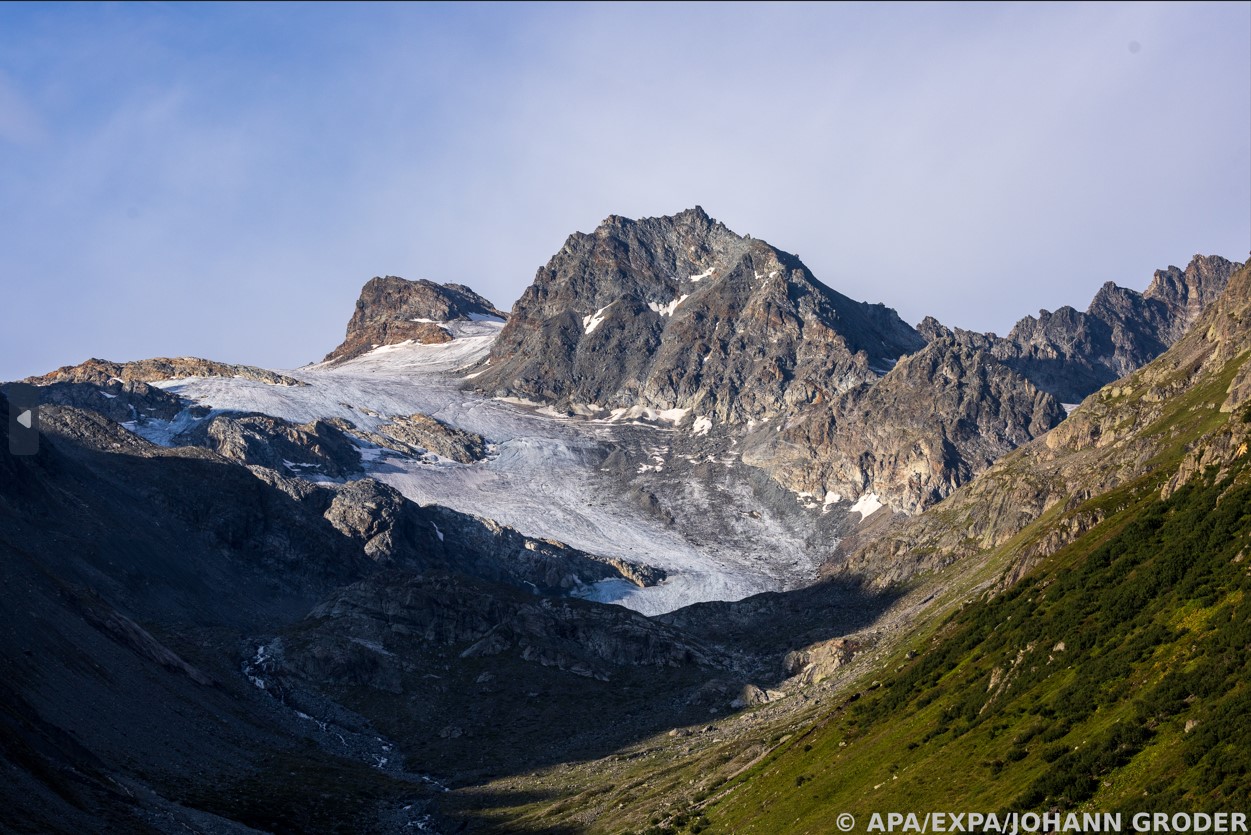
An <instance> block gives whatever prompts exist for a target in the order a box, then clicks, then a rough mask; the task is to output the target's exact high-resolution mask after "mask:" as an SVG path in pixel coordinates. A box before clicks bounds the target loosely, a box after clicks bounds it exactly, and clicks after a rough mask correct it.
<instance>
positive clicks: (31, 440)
mask: <svg viewBox="0 0 1251 835" xmlns="http://www.w3.org/2000/svg"><path fill="white" fill-rule="evenodd" d="M4 395H5V397H7V398H8V399H9V454H10V455H35V454H36V453H38V452H39V389H38V388H37V387H35V386H32V385H27V384H26V383H10V384H9V385H7V386H5V387H4Z"/></svg>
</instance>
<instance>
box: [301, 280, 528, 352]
mask: <svg viewBox="0 0 1251 835" xmlns="http://www.w3.org/2000/svg"><path fill="white" fill-rule="evenodd" d="M475 317H488V318H496V319H500V320H503V319H504V318H505V314H504V313H501V312H500V311H498V310H496V309H495V307H494V306H493V305H492V304H491V303H490V302H489V301H487V300H486V299H484V298H483V297H482V296H479V295H478V294H477V293H475V292H474V291H473V290H471V289H469V288H468V287H466V286H465V285H463V284H436V283H435V282H433V281H426V280H425V279H418V280H417V281H408V280H407V279H403V278H398V277H396V276H393V275H388V276H383V277H374V278H371V279H370V280H369V281H368V282H366V284H365V286H364V287H363V288H361V294H360V298H358V299H357V300H356V310H355V311H354V312H353V313H352V318H351V319H350V320H349V321H348V326H347V336H346V337H345V338H344V340H343V343H342V344H341V345H339V347H338V348H335V349H334V350H333V351H331V352H330V353H329V354H327V355H326V358H325V359H324V360H322V362H336V363H337V362H343V361H344V360H349V359H352V358H353V357H358V356H360V355H361V354H364V353H367V352H369V351H371V350H373V349H374V348H377V347H378V346H379V345H395V344H398V343H401V342H406V341H408V340H413V341H415V342H420V343H426V344H430V343H441V342H450V341H451V340H452V339H453V334H452V332H451V331H449V330H448V329H447V327H445V325H446V323H448V322H453V321H468V320H472V319H474V318H475Z"/></svg>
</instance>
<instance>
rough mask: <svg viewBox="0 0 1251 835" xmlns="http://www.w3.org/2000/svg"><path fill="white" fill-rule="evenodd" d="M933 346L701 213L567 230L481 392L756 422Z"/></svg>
mask: <svg viewBox="0 0 1251 835" xmlns="http://www.w3.org/2000/svg"><path fill="white" fill-rule="evenodd" d="M923 344H924V340H922V339H921V337H920V336H919V335H918V334H917V333H916V332H915V331H914V330H913V329H912V328H910V327H908V325H906V324H905V323H904V322H903V321H902V320H901V319H900V318H899V317H898V316H897V315H896V314H895V312H894V311H893V310H890V309H888V308H886V307H883V306H881V305H870V304H865V303H863V302H856V301H852V300H851V299H849V298H847V297H846V296H844V295H842V294H840V293H837V292H835V291H833V290H831V289H829V288H828V287H826V286H825V285H823V284H821V283H819V282H817V281H816V280H815V279H814V278H813V277H812V275H811V274H810V272H809V271H808V269H807V267H805V266H804V265H803V263H802V262H800V261H799V259H798V258H796V257H795V256H793V255H790V254H788V253H785V252H782V251H781V250H778V249H775V248H774V247H772V246H769V245H768V244H766V243H765V242H763V241H758V240H753V239H751V238H750V237H746V236H739V235H736V234H735V233H733V232H731V231H730V230H729V229H727V228H726V227H725V226H724V225H723V224H721V223H718V222H716V221H714V220H713V219H712V218H710V217H709V216H708V215H707V214H706V213H705V212H704V211H703V209H701V208H699V207H696V208H694V209H690V210H688V211H685V212H682V213H680V214H677V215H674V216H672V217H660V218H644V219H642V220H637V221H636V220H630V219H629V218H624V217H618V216H612V217H609V218H608V219H607V220H605V221H604V223H603V224H601V225H600V226H599V227H598V228H597V229H596V230H595V231H594V232H593V233H592V234H590V235H585V234H581V233H575V234H573V235H571V236H570V237H569V239H568V240H567V241H566V242H565V245H564V246H563V247H562V248H561V250H560V252H558V253H557V254H556V255H555V256H553V257H552V259H551V260H550V261H549V262H548V263H547V265H546V266H545V267H543V268H541V269H540V270H539V272H538V274H537V276H536V277H535V280H534V283H533V284H531V285H530V286H529V287H528V288H527V289H526V290H525V292H524V293H523V294H522V296H521V298H520V299H519V300H518V301H517V303H516V304H515V305H514V306H513V310H512V314H511V316H510V317H509V321H508V324H507V325H506V326H505V327H504V329H503V330H502V331H501V332H500V335H499V338H498V339H497V340H496V341H495V344H494V345H493V346H492V348H491V354H490V359H489V364H488V365H487V367H486V369H485V370H484V371H483V372H482V373H481V374H480V375H479V376H478V377H477V378H476V379H475V380H474V384H475V386H476V387H477V388H479V389H480V390H483V391H486V392H490V393H492V394H496V395H508V396H514V397H522V398H527V399H532V400H538V401H542V402H546V403H553V404H555V405H557V406H559V407H561V408H566V409H572V408H574V407H585V408H590V409H591V410H592V411H594V410H601V411H607V410H611V409H615V408H632V407H641V408H646V409H654V410H659V411H664V410H671V409H681V410H688V411H690V412H693V413H695V414H701V415H706V416H708V417H710V418H711V419H713V420H714V421H716V422H717V423H725V422H729V423H736V424H739V423H746V422H747V421H748V420H749V419H760V418H765V417H769V416H772V415H777V414H779V413H781V412H782V411H784V410H785V409H787V408H789V407H792V406H796V405H800V404H805V403H813V402H821V401H828V400H830V399H832V398H834V397H836V396H837V395H838V394H840V393H842V392H844V391H847V390H848V389H850V388H853V387H855V386H857V385H859V384H861V383H864V382H867V381H870V380H874V379H876V378H877V377H878V376H880V375H881V374H882V373H883V372H884V371H885V370H886V369H887V368H889V367H890V365H892V364H893V363H894V362H895V361H896V360H898V359H899V357H901V356H903V355H905V354H907V353H911V352H912V351H915V350H917V349H919V348H920V347H921V346H922V345H923Z"/></svg>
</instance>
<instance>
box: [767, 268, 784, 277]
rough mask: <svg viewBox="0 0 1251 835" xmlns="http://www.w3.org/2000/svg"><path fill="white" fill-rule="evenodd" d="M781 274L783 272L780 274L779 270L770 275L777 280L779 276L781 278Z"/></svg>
mask: <svg viewBox="0 0 1251 835" xmlns="http://www.w3.org/2000/svg"><path fill="white" fill-rule="evenodd" d="M781 274H782V273H781V272H779V271H778V270H774V271H773V272H771V273H769V278H777V277H778V276H780V275H781Z"/></svg>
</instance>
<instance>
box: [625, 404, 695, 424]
mask: <svg viewBox="0 0 1251 835" xmlns="http://www.w3.org/2000/svg"><path fill="white" fill-rule="evenodd" d="M689 411H690V409H652V408H649V407H647V406H630V407H628V408H627V407H624V406H623V407H621V408H619V409H613V410H612V411H611V412H609V416H608V422H609V423H617V422H619V421H623V420H640V419H642V420H651V421H667V422H669V423H674V424H676V423H680V422H681V420H682V418H684V417H686V413H687V412H689Z"/></svg>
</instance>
